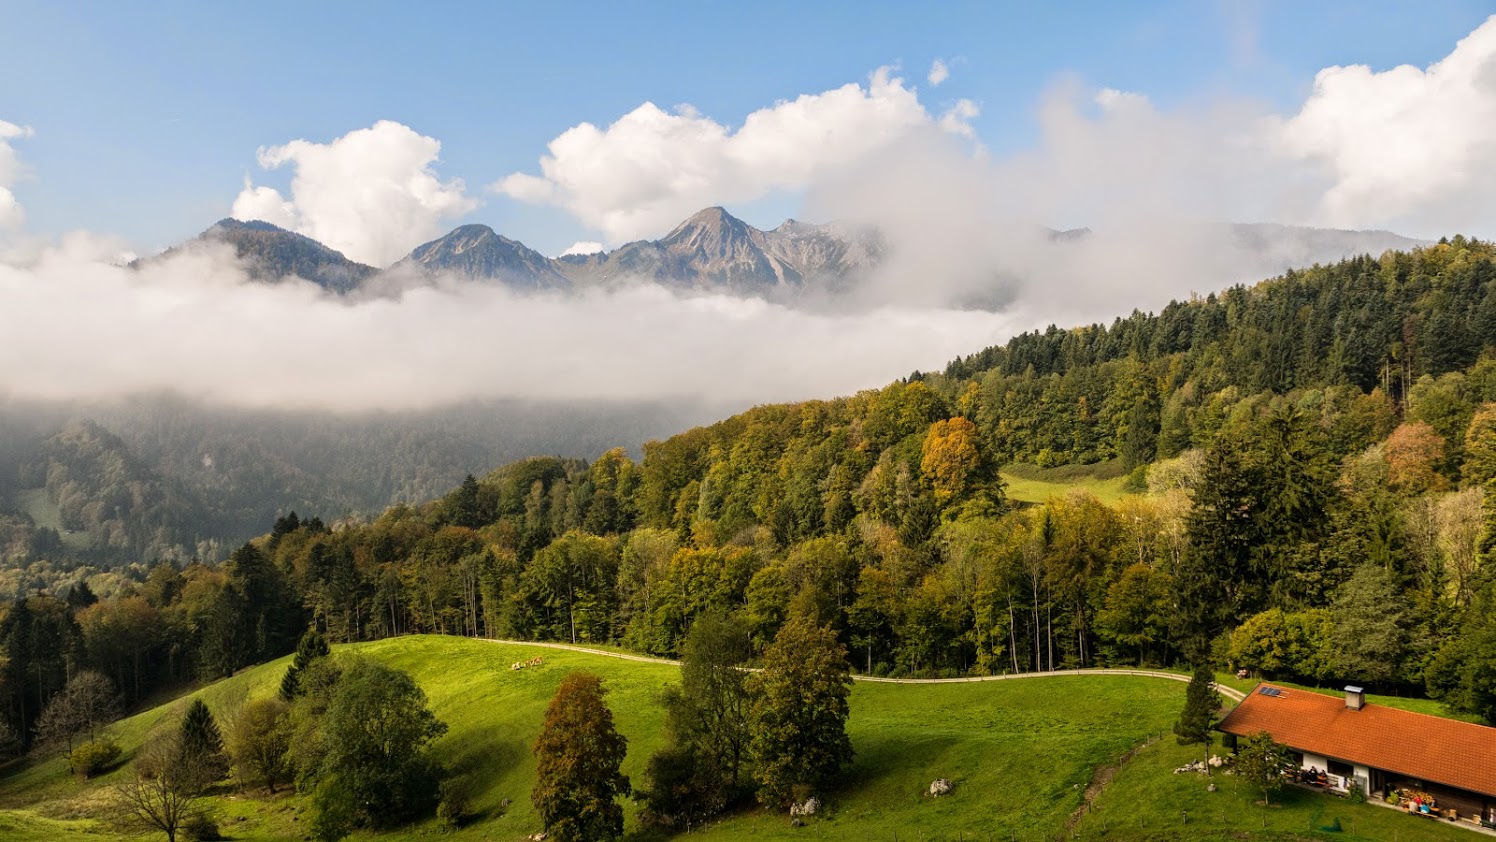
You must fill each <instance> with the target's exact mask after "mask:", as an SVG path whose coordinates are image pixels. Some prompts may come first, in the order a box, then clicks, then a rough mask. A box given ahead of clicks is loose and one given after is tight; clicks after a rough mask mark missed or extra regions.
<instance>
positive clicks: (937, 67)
mask: <svg viewBox="0 0 1496 842" xmlns="http://www.w3.org/2000/svg"><path fill="white" fill-rule="evenodd" d="M949 78H951V69H950V68H949V67H947V66H946V64H945V62H943V61H941V60H940V59H935V61H933V62H931V64H930V73H929V75H928V76H926V77H925V79H926V80H927V81H929V83H930V86H931V87H939V85H940V83H941V82H944V81H945V80H947V79H949Z"/></svg>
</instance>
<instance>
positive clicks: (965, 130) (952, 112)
mask: <svg viewBox="0 0 1496 842" xmlns="http://www.w3.org/2000/svg"><path fill="white" fill-rule="evenodd" d="M980 116H982V109H981V108H979V107H978V106H977V104H976V103H975V102H972V101H971V100H969V99H958V100H956V104H955V105H952V106H951V107H950V108H948V109H946V112H945V113H944V114H941V115H940V128H941V130H942V131H947V132H950V133H951V134H953V135H958V136H960V137H964V138H966V139H968V140H975V139H976V136H977V132H976V129H974V128H972V127H971V121H972V120H975V119H976V118H978V117H980Z"/></svg>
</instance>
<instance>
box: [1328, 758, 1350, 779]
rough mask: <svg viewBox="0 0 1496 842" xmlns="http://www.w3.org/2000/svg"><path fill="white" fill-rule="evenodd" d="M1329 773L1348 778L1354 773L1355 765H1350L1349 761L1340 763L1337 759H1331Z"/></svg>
mask: <svg viewBox="0 0 1496 842" xmlns="http://www.w3.org/2000/svg"><path fill="white" fill-rule="evenodd" d="M1330 774H1332V775H1339V776H1340V777H1342V778H1349V777H1350V776H1352V775H1354V774H1356V770H1355V767H1353V766H1351V764H1349V763H1341V762H1340V761H1339V760H1331V761H1330Z"/></svg>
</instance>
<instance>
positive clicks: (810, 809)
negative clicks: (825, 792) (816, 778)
mask: <svg viewBox="0 0 1496 842" xmlns="http://www.w3.org/2000/svg"><path fill="white" fill-rule="evenodd" d="M820 809H821V799H819V798H815V797H810V798H807V799H805V801H804V802H802V803H800V804H791V805H790V815H792V816H814V815H815V814H816V811H817V810H820Z"/></svg>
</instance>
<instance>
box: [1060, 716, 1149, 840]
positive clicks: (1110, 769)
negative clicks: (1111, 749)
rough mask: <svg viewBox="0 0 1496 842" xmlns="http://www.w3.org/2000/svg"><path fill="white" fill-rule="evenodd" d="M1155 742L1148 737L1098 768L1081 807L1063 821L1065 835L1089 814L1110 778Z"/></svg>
mask: <svg viewBox="0 0 1496 842" xmlns="http://www.w3.org/2000/svg"><path fill="white" fill-rule="evenodd" d="M1156 742H1158V737H1149V738H1148V739H1147V741H1145V742H1143V743H1140V744H1138V745H1135V746H1133V747H1132V748H1130V749H1128V750H1127V753H1126V754H1124V755H1122V756H1121V757H1119V758H1117V762H1115V763H1109V764H1107V765H1105V766H1098V767H1097V768H1096V772H1095V774H1093V775H1092V776H1091V785H1090V786H1088V787H1086V793H1085V795H1084V796H1083V798H1082V800H1081V805H1080V806H1079V807H1076V808H1075V812H1073V813H1071V814H1070V818H1068V819H1066V820H1065V833H1067V834H1068V833H1070V832H1071V831H1073V830H1075V826H1076V825H1077V824H1079V823H1080V820H1081V818H1082V817H1083V816H1085V814H1086V813H1089V812H1091V805H1092V804H1093V803H1095V802H1096V797H1097V796H1099V795H1101V791H1102V790H1104V789H1106V785H1107V784H1109V783H1111V782H1112V778H1115V777H1117V773H1118V772H1120V771H1122V767H1123V766H1126V765H1127V762H1128V761H1129V760H1131V759H1133V758H1134V757H1137V755H1138V752H1140V751H1142V750H1143V749H1145V748H1147V747H1149V746H1151V745H1153V744H1154V743H1156Z"/></svg>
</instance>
